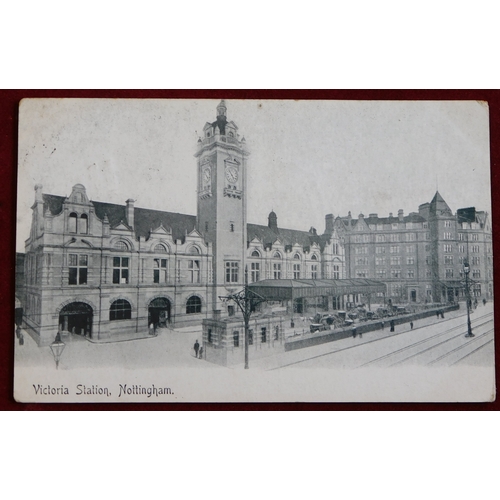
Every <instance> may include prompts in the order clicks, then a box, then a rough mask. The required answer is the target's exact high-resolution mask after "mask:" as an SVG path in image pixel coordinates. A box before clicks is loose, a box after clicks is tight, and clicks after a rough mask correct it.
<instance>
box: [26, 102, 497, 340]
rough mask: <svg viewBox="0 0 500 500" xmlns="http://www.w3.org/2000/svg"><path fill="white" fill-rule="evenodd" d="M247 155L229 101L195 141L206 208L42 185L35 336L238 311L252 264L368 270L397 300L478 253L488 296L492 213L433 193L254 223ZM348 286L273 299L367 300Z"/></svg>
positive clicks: (452, 284)
mask: <svg viewBox="0 0 500 500" xmlns="http://www.w3.org/2000/svg"><path fill="white" fill-rule="evenodd" d="M249 156H250V152H249V151H248V148H247V146H246V141H245V139H244V137H242V136H241V135H240V133H239V131H238V127H237V125H236V124H235V122H233V121H229V120H228V119H227V108H226V105H225V102H224V101H221V103H220V104H219V105H218V106H217V114H216V119H215V121H212V122H207V123H206V124H205V126H204V127H203V136H202V137H200V138H199V140H198V143H197V149H196V154H195V158H196V168H197V179H198V181H197V186H193V189H197V205H198V207H197V214H196V215H187V214H179V213H173V212H165V211H158V210H150V209H147V208H139V207H136V206H135V204H134V201H133V200H132V199H128V200H127V201H126V202H125V203H124V204H123V205H117V204H111V203H104V202H99V201H92V200H91V199H90V198H89V196H88V194H87V191H86V189H85V187H84V186H83V185H81V184H77V185H75V186H73V188H72V190H71V194H70V195H69V196H58V195H53V194H46V193H44V192H43V188H42V186H41V185H36V186H35V201H34V204H33V206H32V225H31V232H30V235H29V238H28V239H27V240H26V244H25V249H26V253H25V259H24V286H23V289H22V291H21V290H19V291H18V292H17V296H18V298H20V297H22V298H20V301H21V302H22V304H20V306H21V307H22V308H23V314H24V324H25V327H26V328H27V329H28V331H30V333H31V334H32V335H33V337H34V338H35V339H36V340H37V342H38V343H39V345H47V344H50V343H51V342H52V341H53V340H54V337H55V335H56V333H57V331H62V332H73V333H76V334H80V335H85V336H88V337H90V338H92V339H93V340H95V341H99V340H106V339H108V340H109V339H113V338H114V337H117V336H118V335H123V334H130V335H134V334H139V333H141V332H147V331H148V328H149V326H150V325H151V324H153V325H154V327H155V328H158V327H162V326H167V325H170V326H173V327H182V326H189V325H199V324H200V323H201V322H202V320H203V319H205V320H209V319H216V320H219V319H220V318H224V317H228V318H229V317H231V316H234V315H238V311H237V310H236V309H235V305H234V304H231V303H229V302H226V301H225V300H224V299H223V297H225V296H227V295H228V294H231V293H234V292H235V291H237V290H240V289H241V288H242V287H243V286H244V284H245V269H247V270H248V281H249V282H250V283H255V282H259V281H264V280H298V281H300V280H313V281H314V280H322V279H326V280H343V279H351V278H370V279H374V280H379V281H380V282H383V283H386V284H387V286H388V297H387V298H388V299H389V298H391V300H394V301H397V302H401V301H411V302H417V303H418V302H425V301H435V302H441V301H444V300H452V299H456V298H460V296H461V294H462V293H463V292H462V290H463V285H462V284H461V283H460V280H461V272H462V267H463V260H464V258H465V257H466V256H468V255H469V253H470V256H471V258H470V262H471V264H472V275H471V278H472V279H473V280H474V283H475V284H474V287H475V288H474V291H475V292H474V293H475V294H476V295H477V296H478V297H479V296H485V297H488V298H489V297H491V296H492V294H493V288H492V281H493V278H492V253H491V244H492V243H491V223H490V221H489V217H488V215H487V214H486V213H485V212H477V211H476V210H475V209H474V208H469V209H462V210H459V211H458V212H457V214H455V215H453V214H452V212H451V210H450V209H449V207H448V205H447V204H446V202H445V201H444V200H443V199H442V197H441V196H440V195H439V193H436V195H435V196H434V198H433V200H432V201H431V202H430V203H425V204H423V205H421V206H420V208H419V211H418V213H411V214H409V215H408V216H404V214H403V212H402V211H400V212H399V213H398V216H397V217H393V216H392V215H390V216H389V217H385V218H379V217H378V216H377V215H376V214H370V215H369V216H368V217H366V218H365V217H364V216H363V215H360V216H359V217H358V218H357V219H354V218H352V217H351V215H350V214H349V215H348V216H346V217H340V216H338V217H334V216H333V215H332V214H328V215H326V217H325V229H324V231H323V232H322V234H319V233H318V231H317V230H316V229H315V228H313V227H311V228H310V229H309V230H306V231H303V230H302V231H301V230H296V229H286V228H281V227H279V225H278V217H277V214H276V213H274V211H271V213H270V214H269V217H268V221H267V224H263V225H259V224H252V223H248V222H247V191H248V189H247V187H248V186H247V168H248V159H249ZM468 252H469V253H468ZM352 291H353V292H354V293H349V294H346V295H342V296H341V297H340V298H339V297H337V298H336V299H335V300H333V299H332V298H331V297H330V298H329V299H327V301H326V302H325V300H324V298H319V299H317V298H315V299H314V301H311V300H308V301H305V300H302V299H297V300H296V301H286V302H282V303H280V304H275V305H276V306H277V307H281V310H282V311H284V312H287V313H292V314H295V313H296V314H305V313H307V312H308V310H309V308H311V307H313V308H314V310H317V309H318V307H323V308H324V309H331V308H337V309H338V308H343V307H345V306H346V304H348V303H356V302H358V301H360V300H362V297H360V294H358V293H355V292H356V291H355V290H352ZM383 298H384V299H385V298H386V297H383ZM383 298H382V297H380V302H382V299H383ZM318 300H320V301H322V302H321V303H318ZM272 305H273V304H271V306H272ZM231 335H233V334H232V333H231ZM232 341H233V342H234V339H233V340H232Z"/></svg>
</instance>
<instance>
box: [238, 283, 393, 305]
mask: <svg viewBox="0 0 500 500" xmlns="http://www.w3.org/2000/svg"><path fill="white" fill-rule="evenodd" d="M248 287H249V289H250V290H252V291H253V292H255V293H258V294H259V295H261V296H262V297H264V298H265V299H266V300H293V299H300V298H303V297H321V296H334V297H339V296H341V295H346V294H350V293H361V294H369V293H377V292H382V293H385V292H386V291H387V286H386V284H385V283H382V282H381V281H377V280H371V279H365V278H352V279H344V280H263V281H257V282H255V283H251V284H250V285H248Z"/></svg>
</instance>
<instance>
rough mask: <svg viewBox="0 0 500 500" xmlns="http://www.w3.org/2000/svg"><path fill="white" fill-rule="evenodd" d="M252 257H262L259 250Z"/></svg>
mask: <svg viewBox="0 0 500 500" xmlns="http://www.w3.org/2000/svg"><path fill="white" fill-rule="evenodd" d="M252 257H260V253H259V252H257V250H254V251H253V252H252Z"/></svg>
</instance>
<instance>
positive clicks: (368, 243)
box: [335, 192, 493, 303]
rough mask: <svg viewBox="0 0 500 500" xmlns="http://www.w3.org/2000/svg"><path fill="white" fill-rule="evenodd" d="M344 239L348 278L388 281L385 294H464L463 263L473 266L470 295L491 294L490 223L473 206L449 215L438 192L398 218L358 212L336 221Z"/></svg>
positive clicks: (415, 297)
mask: <svg viewBox="0 0 500 500" xmlns="http://www.w3.org/2000/svg"><path fill="white" fill-rule="evenodd" d="M335 225H336V227H337V228H338V230H339V234H341V235H343V238H344V240H345V252H346V262H347V271H348V277H350V278H351V277H352V278H374V279H378V280H381V281H383V282H384V283H386V284H387V292H388V293H387V298H389V299H390V300H391V301H394V302H399V303H404V302H449V301H456V300H459V299H462V298H463V296H464V283H463V279H464V276H463V267H464V262H465V261H466V260H467V259H468V261H469V264H470V266H471V275H470V278H471V279H472V288H473V289H472V293H473V295H474V296H476V297H485V298H491V297H492V296H493V268H492V253H491V252H492V245H491V243H492V239H491V223H490V221H489V217H488V214H487V213H486V212H478V211H476V210H475V208H467V209H459V210H458V211H457V213H456V214H453V213H452V211H451V209H450V207H449V206H448V205H447V203H446V202H445V201H444V199H443V198H442V196H441V195H440V194H439V192H436V194H435V196H434V198H433V199H432V201H431V202H430V203H424V204H422V205H420V206H419V211H418V213H416V212H412V213H410V214H409V215H407V216H405V215H404V211H403V210H399V211H398V215H397V217H395V216H393V214H392V213H391V214H389V217H378V215H377V214H375V213H373V214H370V215H369V216H368V217H366V218H365V217H364V215H363V214H360V215H359V216H358V218H357V219H353V218H352V217H351V214H350V213H349V214H348V216H347V217H338V218H337V219H336V222H335Z"/></svg>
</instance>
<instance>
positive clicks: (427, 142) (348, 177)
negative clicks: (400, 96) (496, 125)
mask: <svg viewBox="0 0 500 500" xmlns="http://www.w3.org/2000/svg"><path fill="white" fill-rule="evenodd" d="M492 252H493V250H492V220H491V187H490V156H489V112H488V105H487V103H485V102H479V101H423V100H421V101H369V100H367V101H361V100H359V101H356V100H330V101H329V100H286V99H283V100H266V99H262V100H252V99H246V100H244V99H217V100H214V99H142V100H141V99H74V98H64V99H62V98H61V99H60V98H32V99H24V100H22V101H21V103H20V108H19V147H18V196H17V240H16V286H15V326H14V332H13V335H15V338H16V341H15V342H16V344H15V360H14V396H15V399H16V401H19V402H47V403H50V402H68V403H69V402H156V403H158V402H162V403H165V402H297V401H299V402H301V401H303V402H485V401H493V400H494V399H495V394H496V389H495V355H494V321H493V301H494V286H493V253H492Z"/></svg>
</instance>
